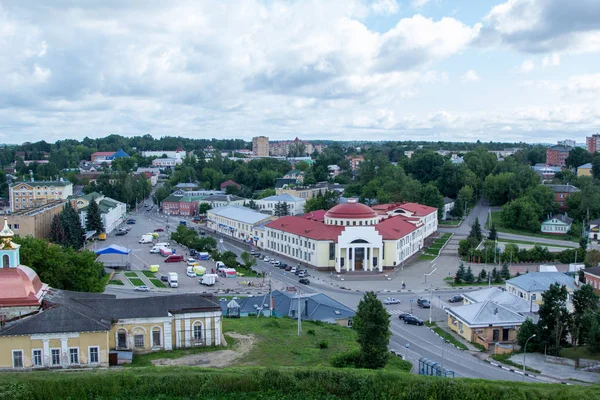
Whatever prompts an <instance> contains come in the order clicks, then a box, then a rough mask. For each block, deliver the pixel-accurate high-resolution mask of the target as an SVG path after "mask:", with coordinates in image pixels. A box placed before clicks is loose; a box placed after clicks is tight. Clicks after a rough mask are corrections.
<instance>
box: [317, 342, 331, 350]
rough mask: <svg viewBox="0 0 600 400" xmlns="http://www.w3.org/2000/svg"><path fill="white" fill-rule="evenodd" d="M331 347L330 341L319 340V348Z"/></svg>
mask: <svg viewBox="0 0 600 400" xmlns="http://www.w3.org/2000/svg"><path fill="white" fill-rule="evenodd" d="M328 347H329V342H328V341H327V340H321V341H320V342H319V348H320V349H326V348H328Z"/></svg>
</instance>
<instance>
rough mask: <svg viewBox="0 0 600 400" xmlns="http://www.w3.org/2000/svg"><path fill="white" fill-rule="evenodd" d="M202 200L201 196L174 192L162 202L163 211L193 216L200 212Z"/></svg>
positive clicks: (170, 213)
mask: <svg viewBox="0 0 600 400" xmlns="http://www.w3.org/2000/svg"><path fill="white" fill-rule="evenodd" d="M201 200H202V197H201V196H186V195H176V194H172V195H170V196H168V197H167V198H165V199H164V200H163V201H162V202H161V203H160V207H161V209H162V212H163V213H165V214H168V215H184V216H192V215H196V214H198V207H199V201H201Z"/></svg>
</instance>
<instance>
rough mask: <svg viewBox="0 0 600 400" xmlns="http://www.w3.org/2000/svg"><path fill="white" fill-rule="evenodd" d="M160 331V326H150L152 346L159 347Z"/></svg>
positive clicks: (160, 341)
mask: <svg viewBox="0 0 600 400" xmlns="http://www.w3.org/2000/svg"><path fill="white" fill-rule="evenodd" d="M161 337H162V335H161V331H160V327H158V326H155V327H153V328H152V347H160V346H161V343H162V340H161Z"/></svg>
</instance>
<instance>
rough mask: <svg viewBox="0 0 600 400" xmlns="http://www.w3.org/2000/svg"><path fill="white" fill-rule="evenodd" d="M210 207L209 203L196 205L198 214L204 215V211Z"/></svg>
mask: <svg viewBox="0 0 600 400" xmlns="http://www.w3.org/2000/svg"><path fill="white" fill-rule="evenodd" d="M211 209H212V206H211V205H210V203H200V205H199V206H198V214H200V215H206V212H207V211H208V210H211Z"/></svg>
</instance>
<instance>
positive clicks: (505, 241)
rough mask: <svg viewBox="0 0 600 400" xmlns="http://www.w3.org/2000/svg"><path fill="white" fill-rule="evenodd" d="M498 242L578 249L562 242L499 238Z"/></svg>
mask: <svg viewBox="0 0 600 400" xmlns="http://www.w3.org/2000/svg"><path fill="white" fill-rule="evenodd" d="M498 242H500V243H514V244H528V245H532V246H535V245H540V246H544V247H546V246H548V247H560V248H564V249H576V248H577V247H571V246H563V245H560V244H548V243H539V242H528V241H526V240H513V239H498Z"/></svg>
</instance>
